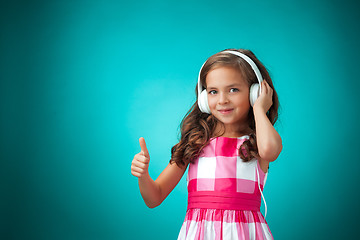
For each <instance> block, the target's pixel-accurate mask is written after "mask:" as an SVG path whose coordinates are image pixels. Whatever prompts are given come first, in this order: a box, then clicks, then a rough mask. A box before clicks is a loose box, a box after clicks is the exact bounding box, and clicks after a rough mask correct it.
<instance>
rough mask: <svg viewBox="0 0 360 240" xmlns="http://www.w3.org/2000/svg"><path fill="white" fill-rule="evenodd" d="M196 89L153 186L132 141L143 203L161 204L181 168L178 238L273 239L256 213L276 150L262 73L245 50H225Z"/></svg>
mask: <svg viewBox="0 0 360 240" xmlns="http://www.w3.org/2000/svg"><path fill="white" fill-rule="evenodd" d="M196 91H197V101H196V102H195V103H194V105H193V106H192V107H191V109H190V110H189V112H188V113H187V114H186V116H185V118H184V119H183V120H182V122H181V139H180V141H179V143H177V144H176V145H175V146H173V148H172V149H171V160H170V163H169V164H168V166H167V167H166V168H165V169H164V170H163V172H162V173H161V174H160V175H159V177H158V178H157V179H156V181H154V180H152V179H151V177H150V176H149V173H148V166H149V161H150V155H149V151H148V149H147V148H146V144H145V140H144V138H140V139H139V143H140V147H141V152H140V153H138V154H136V155H135V156H134V159H133V161H132V165H131V173H132V174H133V175H134V176H136V177H138V181H139V188H140V192H141V195H142V197H143V199H144V201H145V203H146V205H147V206H148V207H150V208H153V207H156V206H158V205H159V204H161V202H162V201H163V200H164V199H165V198H166V197H167V196H168V194H169V193H170V192H171V191H172V190H173V189H174V187H175V186H176V185H177V183H178V182H179V181H180V179H181V177H182V176H183V174H184V172H185V170H186V168H187V167H189V169H188V174H187V183H188V209H187V212H186V216H185V221H184V223H183V225H182V227H181V230H180V233H179V236H178V239H273V237H272V234H271V232H270V229H269V227H268V225H267V222H266V221H265V218H264V217H263V215H262V214H261V212H260V204H261V196H262V190H263V187H264V185H265V181H266V177H267V170H268V167H269V163H270V162H272V161H274V160H276V158H277V157H278V156H279V154H280V152H281V150H282V141H281V138H280V136H279V134H278V133H277V131H276V130H275V129H274V127H273V125H274V124H275V122H276V120H277V116H278V114H277V110H278V106H279V102H278V97H277V94H276V91H275V90H274V86H273V84H272V81H271V78H270V76H269V73H268V72H267V70H266V68H265V67H264V65H263V64H262V63H261V62H260V61H259V60H258V59H257V58H256V57H255V55H254V54H253V53H252V52H251V51H249V50H243V49H240V50H236V49H228V50H224V51H221V52H219V53H217V54H215V55H213V56H211V57H210V58H209V59H208V60H207V61H206V62H205V63H204V65H203V67H202V68H201V69H200V73H199V78H198V85H197V87H196ZM264 203H265V199H264ZM265 215H266V203H265Z"/></svg>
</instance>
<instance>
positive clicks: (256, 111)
mask: <svg viewBox="0 0 360 240" xmlns="http://www.w3.org/2000/svg"><path fill="white" fill-rule="evenodd" d="M253 112H254V114H261V113H263V114H266V112H267V111H266V110H265V109H264V108H263V107H261V106H258V105H255V106H254V107H253Z"/></svg>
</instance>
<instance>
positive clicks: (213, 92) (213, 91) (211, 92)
mask: <svg viewBox="0 0 360 240" xmlns="http://www.w3.org/2000/svg"><path fill="white" fill-rule="evenodd" d="M209 94H210V95H214V94H217V91H216V90H211V91H209Z"/></svg>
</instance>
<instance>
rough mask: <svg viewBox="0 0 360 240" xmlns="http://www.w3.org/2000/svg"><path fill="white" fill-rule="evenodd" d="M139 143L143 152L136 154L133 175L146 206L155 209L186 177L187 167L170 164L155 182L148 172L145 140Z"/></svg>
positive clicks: (132, 168)
mask: <svg viewBox="0 0 360 240" xmlns="http://www.w3.org/2000/svg"><path fill="white" fill-rule="evenodd" d="M139 142H140V146H141V152H140V153H138V154H136V155H135V157H134V160H133V161H132V164H131V173H132V174H133V175H134V176H136V177H138V181H139V189H140V193H141V196H142V197H143V199H144V202H145V204H146V205H147V206H148V207H150V208H154V207H156V206H158V205H160V204H161V203H162V202H163V201H164V199H165V198H166V197H167V196H168V195H169V194H170V192H171V191H172V190H173V189H174V188H175V186H176V185H177V184H178V182H179V181H180V179H181V177H182V176H183V175H184V172H185V170H186V166H184V167H183V168H180V167H178V166H177V165H176V164H175V163H173V164H170V163H169V165H168V166H167V167H166V168H165V169H164V170H163V171H162V173H161V174H160V175H159V177H158V178H157V179H156V180H155V181H154V180H153V179H152V178H151V177H150V175H149V172H148V167H149V161H150V155H149V152H148V150H147V148H146V143H145V140H144V138H140V139H139Z"/></svg>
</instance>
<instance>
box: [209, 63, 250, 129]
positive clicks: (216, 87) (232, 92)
mask: <svg viewBox="0 0 360 240" xmlns="http://www.w3.org/2000/svg"><path fill="white" fill-rule="evenodd" d="M206 86H207V88H206V91H207V93H208V103H209V107H210V111H211V113H212V114H213V115H214V116H215V117H216V118H217V119H218V120H219V121H220V122H222V123H223V124H224V125H225V133H224V135H226V134H236V133H239V132H241V131H243V130H246V129H248V121H247V116H248V112H249V110H250V101H249V86H248V83H247V82H246V81H245V80H244V79H243V77H242V75H241V73H240V71H239V70H236V69H234V68H231V67H219V68H216V69H214V70H211V71H210V72H209V73H208V74H207V76H206Z"/></svg>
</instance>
